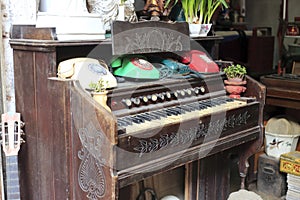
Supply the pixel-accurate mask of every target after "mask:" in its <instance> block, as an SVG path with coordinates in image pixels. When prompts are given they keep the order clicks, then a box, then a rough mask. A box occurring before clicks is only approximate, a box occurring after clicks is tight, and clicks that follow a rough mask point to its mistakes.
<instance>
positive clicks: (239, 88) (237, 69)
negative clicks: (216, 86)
mask: <svg viewBox="0 0 300 200" xmlns="http://www.w3.org/2000/svg"><path fill="white" fill-rule="evenodd" d="M223 71H224V73H225V75H226V77H227V80H224V83H225V85H226V86H225V89H226V91H227V92H228V93H229V94H230V95H229V96H230V97H232V98H240V96H241V93H243V92H245V91H246V87H245V86H244V85H246V83H247V82H246V80H244V77H245V75H246V74H247V70H246V67H245V66H242V65H240V64H232V65H230V66H228V67H226V68H224V69H223Z"/></svg>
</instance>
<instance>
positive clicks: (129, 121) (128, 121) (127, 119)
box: [122, 117, 132, 126]
mask: <svg viewBox="0 0 300 200" xmlns="http://www.w3.org/2000/svg"><path fill="white" fill-rule="evenodd" d="M122 120H123V121H125V122H126V123H127V126H128V125H132V120H131V119H130V118H129V117H123V118H122Z"/></svg>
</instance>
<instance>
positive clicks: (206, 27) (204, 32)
mask: <svg viewBox="0 0 300 200" xmlns="http://www.w3.org/2000/svg"><path fill="white" fill-rule="evenodd" d="M211 26H212V24H201V30H200V33H199V36H202V37H203V36H207V34H208V33H209V31H210V29H211Z"/></svg>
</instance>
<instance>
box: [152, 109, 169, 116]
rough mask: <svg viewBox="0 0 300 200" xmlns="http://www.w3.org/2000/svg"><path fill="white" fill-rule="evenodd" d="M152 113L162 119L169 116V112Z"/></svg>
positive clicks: (157, 111)
mask: <svg viewBox="0 0 300 200" xmlns="http://www.w3.org/2000/svg"><path fill="white" fill-rule="evenodd" d="M152 113H154V114H155V115H158V116H160V117H167V116H168V115H167V112H165V111H163V110H156V111H154V112H152Z"/></svg>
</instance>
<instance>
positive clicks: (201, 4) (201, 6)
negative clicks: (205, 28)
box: [165, 0, 228, 24]
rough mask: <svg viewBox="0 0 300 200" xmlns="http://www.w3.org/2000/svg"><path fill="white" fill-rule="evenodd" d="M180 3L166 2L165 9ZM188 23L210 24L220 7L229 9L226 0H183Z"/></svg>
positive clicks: (176, 1)
mask: <svg viewBox="0 0 300 200" xmlns="http://www.w3.org/2000/svg"><path fill="white" fill-rule="evenodd" d="M176 3H178V0H166V2H165V7H167V6H169V5H170V4H173V6H174V5H175V4H176ZM181 5H182V9H183V12H184V16H185V19H186V21H187V22H189V23H199V24H208V23H211V18H212V16H213V14H214V13H215V12H216V10H217V8H218V7H219V6H221V5H222V6H223V7H224V8H228V5H227V3H226V0H181Z"/></svg>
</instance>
